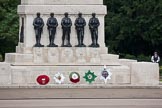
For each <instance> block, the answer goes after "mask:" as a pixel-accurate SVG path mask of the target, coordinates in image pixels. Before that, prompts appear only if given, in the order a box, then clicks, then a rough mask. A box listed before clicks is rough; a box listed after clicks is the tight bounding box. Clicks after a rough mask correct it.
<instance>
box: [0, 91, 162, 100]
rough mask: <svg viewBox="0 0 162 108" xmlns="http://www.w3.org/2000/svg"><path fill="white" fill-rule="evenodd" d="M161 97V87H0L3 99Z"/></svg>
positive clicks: (0, 95) (0, 98) (0, 94)
mask: <svg viewBox="0 0 162 108" xmlns="http://www.w3.org/2000/svg"><path fill="white" fill-rule="evenodd" d="M65 98H68V99H69V98H71V99H75V98H76V99H86V98H88V99H96V98H98V99H162V89H0V100H5V99H65Z"/></svg>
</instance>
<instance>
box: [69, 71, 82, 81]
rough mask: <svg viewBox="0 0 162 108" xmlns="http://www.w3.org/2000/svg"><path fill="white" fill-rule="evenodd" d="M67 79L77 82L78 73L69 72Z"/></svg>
mask: <svg viewBox="0 0 162 108" xmlns="http://www.w3.org/2000/svg"><path fill="white" fill-rule="evenodd" d="M69 79H70V81H71V82H73V83H78V82H79V81H80V75H79V73H77V72H71V73H70V75H69Z"/></svg>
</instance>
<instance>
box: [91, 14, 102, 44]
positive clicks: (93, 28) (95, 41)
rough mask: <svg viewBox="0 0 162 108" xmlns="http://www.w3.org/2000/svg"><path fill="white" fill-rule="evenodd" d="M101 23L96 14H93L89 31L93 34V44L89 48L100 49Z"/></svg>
mask: <svg viewBox="0 0 162 108" xmlns="http://www.w3.org/2000/svg"><path fill="white" fill-rule="evenodd" d="M99 25H100V22H99V20H98V18H96V13H92V18H91V19H90V20H89V29H90V32H91V39H92V44H91V45H89V47H100V45H99V44H98V27H99Z"/></svg>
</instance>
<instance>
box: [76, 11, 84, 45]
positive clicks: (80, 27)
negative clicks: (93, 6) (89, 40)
mask: <svg viewBox="0 0 162 108" xmlns="http://www.w3.org/2000/svg"><path fill="white" fill-rule="evenodd" d="M85 26H86V21H85V19H84V18H83V17H82V13H79V14H78V18H77V19H76V20H75V29H76V31H77V39H78V45H76V47H86V46H85V45H84V43H83V40H84V27H85Z"/></svg>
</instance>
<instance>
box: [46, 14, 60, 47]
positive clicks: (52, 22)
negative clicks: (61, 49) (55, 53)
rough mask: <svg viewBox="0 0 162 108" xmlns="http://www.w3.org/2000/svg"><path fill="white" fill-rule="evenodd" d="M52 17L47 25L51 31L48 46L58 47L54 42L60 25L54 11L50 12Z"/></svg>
mask: <svg viewBox="0 0 162 108" xmlns="http://www.w3.org/2000/svg"><path fill="white" fill-rule="evenodd" d="M50 16H51V17H50V18H48V20H47V27H48V31H49V41H50V43H49V45H48V47H58V45H55V44H54V39H55V34H56V28H57V26H58V22H57V19H56V18H54V13H51V14H50Z"/></svg>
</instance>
